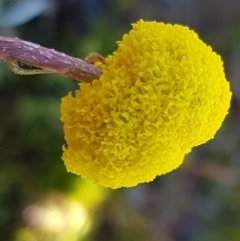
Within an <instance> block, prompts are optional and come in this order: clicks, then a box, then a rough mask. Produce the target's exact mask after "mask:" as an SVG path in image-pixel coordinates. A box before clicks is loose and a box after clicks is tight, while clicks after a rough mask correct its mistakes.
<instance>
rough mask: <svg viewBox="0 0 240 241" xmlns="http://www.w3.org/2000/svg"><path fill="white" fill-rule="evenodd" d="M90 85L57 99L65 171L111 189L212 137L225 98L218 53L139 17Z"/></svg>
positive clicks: (166, 166) (174, 28)
mask: <svg viewBox="0 0 240 241" xmlns="http://www.w3.org/2000/svg"><path fill="white" fill-rule="evenodd" d="M132 27H133V29H132V30H131V31H130V32H129V34H125V35H124V36H123V40H122V41H119V42H118V49H117V51H116V52H114V53H113V55H110V56H108V57H107V63H108V64H107V65H104V64H102V69H103V74H102V75H101V76H100V79H99V80H94V81H93V82H92V84H87V83H81V84H80V89H79V90H77V91H76V96H75V97H73V96H72V95H71V94H69V95H68V96H66V97H64V98H63V99H62V106H61V112H62V121H63V122H64V132H65V139H66V141H67V147H63V150H64V153H63V160H64V162H65V165H66V167H67V169H68V171H70V172H73V173H76V174H78V175H81V176H82V177H83V178H88V179H91V180H93V181H94V182H95V183H97V184H99V185H102V186H106V187H111V188H119V187H131V186H135V185H137V184H138V183H143V182H149V181H152V180H153V179H154V178H155V177H156V176H158V175H162V174H165V173H167V172H170V171H172V170H173V169H175V168H177V167H178V166H179V165H180V164H181V163H182V162H183V159H184V156H185V155H186V154H187V153H188V152H189V151H190V150H191V149H192V148H193V147H194V146H197V145H200V144H202V143H205V142H206V141H208V140H209V139H211V138H213V136H214V135H215V133H216V131H217V130H218V129H219V127H220V126H221V124H222V121H223V120H224V118H225V116H226V114H227V112H228V109H229V103H230V98H231V92H230V90H229V84H228V82H227V81H226V78H225V74H224V70H223V63H222V61H221V58H220V57H219V56H218V55H217V54H216V53H214V52H213V51H212V49H211V48H210V47H209V46H207V45H206V44H205V43H203V42H202V41H201V40H200V39H199V38H198V36H197V34H196V33H194V32H193V31H192V30H189V29H188V28H187V27H183V26H180V25H170V24H163V23H157V22H144V21H142V20H141V21H139V22H137V23H136V24H133V25H132Z"/></svg>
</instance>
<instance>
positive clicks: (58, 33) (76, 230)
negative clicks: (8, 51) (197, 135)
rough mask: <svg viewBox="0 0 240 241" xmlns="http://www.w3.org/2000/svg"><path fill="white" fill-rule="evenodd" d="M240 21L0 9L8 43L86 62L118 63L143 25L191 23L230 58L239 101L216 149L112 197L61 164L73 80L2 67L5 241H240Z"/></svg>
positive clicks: (208, 15) (80, 8)
mask: <svg viewBox="0 0 240 241" xmlns="http://www.w3.org/2000/svg"><path fill="white" fill-rule="evenodd" d="M239 12H240V1H239V0H228V1H225V0H147V1H146V0H145V1H144V0H132V1H127V0H115V1H107V0H1V1H0V35H1V36H9V37H19V38H21V39H24V40H28V41H31V42H34V43H38V44H41V45H43V46H45V47H49V48H54V49H56V50H58V51H61V52H65V53H66V54H68V55H72V56H75V57H78V58H84V57H85V56H86V55H87V54H89V53H90V52H99V53H101V54H102V55H103V56H106V55H108V54H110V53H112V52H113V51H114V50H115V49H116V41H117V40H120V39H121V37H122V35H123V34H124V33H125V32H127V31H128V30H129V29H130V28H131V27H130V24H131V23H132V22H135V21H137V20H139V19H140V18H142V19H144V20H157V21H164V22H171V23H179V24H183V25H187V26H189V27H190V28H192V29H194V30H195V31H196V32H198V33H199V36H200V37H201V38H202V39H203V40H204V41H205V42H206V43H208V44H209V45H211V46H212V48H213V49H214V50H215V51H217V52H218V53H219V54H220V55H221V56H222V58H223V60H224V63H225V69H226V75H227V78H228V79H229V81H230V82H231V88H232V91H233V100H232V105H231V110H230V113H229V115H228V117H227V119H226V120H225V122H224V124H223V126H222V128H221V130H220V131H219V132H218V134H217V135H216V137H215V139H214V140H212V141H210V142H208V143H207V144H205V145H203V146H201V147H198V148H195V149H194V150H193V152H192V153H191V154H190V155H189V156H188V157H187V158H186V160H185V162H184V164H183V165H182V166H181V167H180V168H179V169H177V170H176V171H174V172H172V173H170V174H168V175H165V176H161V177H158V178H156V180H155V181H154V182H152V183H149V184H141V185H138V186H137V187H134V188H129V189H125V188H122V189H118V190H111V189H108V188H102V187H99V186H97V185H94V184H92V183H91V182H89V181H86V180H83V179H81V178H80V177H78V176H75V175H73V174H71V173H67V171H66V169H65V166H64V164H63V162H62V160H61V155H62V150H61V148H62V145H63V144H64V143H65V142H64V139H63V130H62V123H61V121H60V119H59V117H60V111H59V108H60V102H61V98H62V97H64V96H65V95H67V94H68V93H69V92H70V91H74V90H75V89H76V88H77V83H76V81H74V80H71V79H67V78H64V77H61V76H58V75H54V74H53V75H43V76H41V75H36V76H19V75H14V74H13V73H12V72H10V71H9V69H8V68H7V66H6V65H5V64H4V62H3V61H0V240H1V241H12V240H13V241H135V240H136V241H200V240H211V241H225V240H231V241H239V240H240V175H239V173H240V125H239V121H240V14H239Z"/></svg>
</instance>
